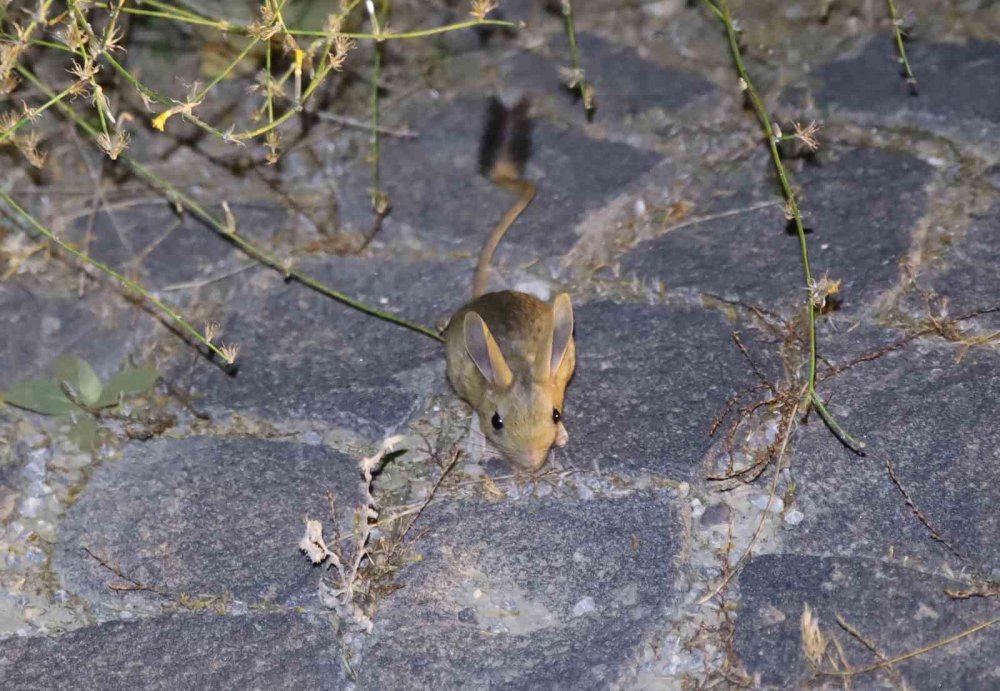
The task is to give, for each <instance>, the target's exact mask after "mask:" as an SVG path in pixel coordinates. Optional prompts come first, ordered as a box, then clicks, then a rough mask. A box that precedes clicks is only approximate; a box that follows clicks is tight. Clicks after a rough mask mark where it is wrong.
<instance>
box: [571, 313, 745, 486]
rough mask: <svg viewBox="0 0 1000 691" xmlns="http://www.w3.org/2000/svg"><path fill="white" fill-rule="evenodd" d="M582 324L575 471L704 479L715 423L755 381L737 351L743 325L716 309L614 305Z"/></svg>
mask: <svg viewBox="0 0 1000 691" xmlns="http://www.w3.org/2000/svg"><path fill="white" fill-rule="evenodd" d="M576 324H577V326H576V334H577V370H576V377H575V378H574V380H573V382H572V383H571V384H570V387H569V389H568V393H567V399H566V412H565V420H566V427H567V429H568V430H569V433H570V444H569V445H568V446H567V447H566V451H565V452H564V453H566V454H568V458H569V461H570V464H571V465H575V466H578V467H583V468H587V469H590V468H593V467H595V466H597V467H600V468H601V469H602V470H607V471H615V470H637V469H641V468H646V469H650V470H654V471H657V472H661V473H667V474H668V475H670V476H671V477H676V478H678V479H690V478H692V477H695V476H697V475H698V474H699V473H700V472H701V467H702V466H701V463H702V458H703V456H704V455H705V453H706V452H707V451H708V449H709V446H710V445H711V444H712V442H713V439H712V438H711V437H709V430H710V427H711V424H712V420H713V419H714V418H715V416H716V415H717V414H718V413H720V412H721V411H722V410H723V408H724V407H725V403H726V399H728V398H729V397H730V396H731V395H732V394H733V393H735V392H736V391H738V390H739V389H742V388H744V387H746V386H747V385H749V384H750V383H751V377H752V376H753V375H752V373H751V372H750V370H749V368H748V367H747V365H746V361H745V360H744V359H743V357H742V355H740V352H739V350H737V348H736V346H735V345H732V338H731V336H730V333H731V331H732V330H733V329H738V328H739V327H738V325H736V324H731V323H728V322H727V321H726V319H725V318H723V317H722V316H721V315H720V314H717V313H712V312H709V311H707V310H701V309H677V308H670V307H663V306H660V307H651V306H643V305H637V304H617V303H611V302H603V303H596V304H592V305H586V306H584V307H582V308H580V309H578V310H577V313H576ZM747 340H750V339H749V337H748V338H747ZM722 344H725V346H722Z"/></svg>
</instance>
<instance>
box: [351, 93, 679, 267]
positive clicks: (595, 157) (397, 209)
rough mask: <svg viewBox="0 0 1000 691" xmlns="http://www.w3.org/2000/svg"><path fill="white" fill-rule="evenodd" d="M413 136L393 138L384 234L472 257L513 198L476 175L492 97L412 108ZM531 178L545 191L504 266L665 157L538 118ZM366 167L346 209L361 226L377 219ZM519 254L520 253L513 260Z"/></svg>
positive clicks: (555, 242)
mask: <svg viewBox="0 0 1000 691" xmlns="http://www.w3.org/2000/svg"><path fill="white" fill-rule="evenodd" d="M410 108H411V109H412V112H414V113H415V114H416V116H415V117H414V119H413V120H412V121H411V123H410V124H411V127H412V128H413V129H414V130H416V131H417V132H419V134H420V136H419V138H418V139H415V140H405V139H394V140H387V141H386V142H385V143H384V144H383V147H382V159H381V170H382V183H383V187H384V188H385V190H386V192H387V193H388V195H389V198H390V199H391V201H392V213H391V214H390V215H389V216H388V217H387V218H386V220H385V226H384V230H383V233H382V235H381V236H380V239H381V240H382V241H383V242H385V243H393V242H394V241H398V240H399V239H407V238H409V239H411V240H416V241H419V242H421V243H426V244H429V245H431V246H432V247H435V248H438V249H439V250H440V251H446V252H462V253H470V254H475V253H478V252H479V249H480V248H481V247H482V244H483V242H484V241H485V239H486V237H487V236H488V235H489V232H490V230H492V228H493V226H494V225H495V224H496V223H497V221H499V219H500V217H501V216H502V215H503V213H504V211H506V209H507V207H509V206H510V205H511V204H512V203H513V201H514V197H513V195H512V194H511V193H510V192H507V191H505V190H502V189H500V188H498V187H496V186H495V185H493V184H492V183H490V182H489V181H488V180H486V179H485V178H484V177H483V176H482V175H480V174H479V170H478V151H479V140H480V137H481V135H482V128H483V116H484V113H485V111H486V100H485V99H483V98H463V99H459V100H456V101H452V102H450V103H445V104H440V103H430V104H426V103H421V104H415V105H411V106H410ZM532 139H533V154H532V156H531V159H530V161H529V163H528V167H527V172H526V177H528V178H529V179H531V180H533V181H534V182H536V184H537V185H538V196H537V197H536V198H535V200H534V202H532V204H531V206H530V207H529V208H528V209H527V210H526V211H525V212H524V214H523V215H522V216H521V217H520V219H518V221H517V223H516V224H515V225H514V227H513V228H511V230H510V232H509V233H508V235H507V237H506V239H505V240H504V244H503V245H502V246H501V248H500V251H499V252H498V255H497V258H498V261H499V262H501V263H509V262H511V261H512V260H516V261H523V260H526V259H528V258H535V257H542V258H549V257H553V256H557V255H558V254H559V253H561V252H565V251H566V250H568V249H569V248H570V247H571V246H572V245H573V243H574V242H575V241H576V238H577V236H576V233H575V232H574V228H575V226H576V224H577V223H579V222H580V221H581V220H583V218H584V217H585V216H586V214H587V212H588V211H593V210H594V209H597V208H600V207H601V206H603V205H604V204H605V203H607V202H608V201H609V200H611V199H614V198H615V197H617V196H618V195H619V194H622V193H624V192H625V191H627V189H628V188H629V186H630V185H631V184H632V183H634V182H635V181H636V179H637V178H638V177H639V176H641V175H642V174H643V173H645V172H646V171H648V170H649V169H650V168H652V167H653V166H654V165H655V164H656V163H657V161H659V156H657V155H656V154H654V153H652V152H648V151H643V150H640V149H635V148H633V147H631V146H628V145H626V144H619V143H615V142H606V141H599V140H595V139H590V138H588V137H587V136H585V135H583V134H582V133H580V132H579V131H577V130H575V129H573V128H569V127H563V126H558V125H554V124H551V123H548V122H545V121H539V122H536V124H535V126H534V130H533V137H532ZM368 175H370V173H369V172H368V171H367V170H364V171H360V170H359V171H357V173H356V177H357V181H356V184H353V183H352V184H351V185H350V186H348V189H353V190H354V194H353V195H347V196H350V197H351V198H349V199H345V207H344V209H343V216H344V218H345V220H346V221H348V222H350V223H352V224H354V225H356V226H358V227H360V228H363V227H366V226H367V225H370V223H371V213H370V211H369V210H368V209H369V206H368V200H367V196H366V195H367V193H366V192H364V190H367V188H368V187H369V186H370V183H369V182H368V177H367V176H368ZM512 258H513V259H512Z"/></svg>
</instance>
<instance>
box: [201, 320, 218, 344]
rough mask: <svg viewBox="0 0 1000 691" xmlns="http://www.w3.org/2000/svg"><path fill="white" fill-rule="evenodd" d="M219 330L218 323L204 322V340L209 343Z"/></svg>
mask: <svg viewBox="0 0 1000 691" xmlns="http://www.w3.org/2000/svg"><path fill="white" fill-rule="evenodd" d="M221 330H222V329H221V327H220V326H219V323H218V322H205V340H206V341H208V342H209V343H211V342H212V341H214V340H215V337H216V336H218V335H219V333H220V332H221Z"/></svg>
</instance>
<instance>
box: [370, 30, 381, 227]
mask: <svg viewBox="0 0 1000 691" xmlns="http://www.w3.org/2000/svg"><path fill="white" fill-rule="evenodd" d="M373 20H374V17H373ZM372 53H373V55H374V56H373V57H372V93H371V111H372V131H371V158H372V190H371V204H372V211H374V212H375V213H376V214H378V213H379V209H380V208H381V202H380V199H381V185H380V179H379V178H380V176H379V158H380V156H381V150H380V149H381V144H382V138H381V135H380V134H379V127H378V124H379V109H378V108H379V98H378V83H379V79H380V78H381V74H382V46H381V45H379V44H378V43H376V44H375V45H373V46H372Z"/></svg>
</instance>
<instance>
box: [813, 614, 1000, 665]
mask: <svg viewBox="0 0 1000 691" xmlns="http://www.w3.org/2000/svg"><path fill="white" fill-rule="evenodd" d="M996 624H1000V617H996V618H994V619H990V620H988V621H984V622H982V623H979V624H976V625H975V626H972V627H970V628H968V629H965V630H964V631H960V632H958V633H956V634H955V635H953V636H948V637H947V638H943V639H941V640H940V641H936V642H934V643H931V644H930V645H925V646H924V647H922V648H918V649H917V650H912V651H910V652H908V653H905V654H903V655H897V656H896V657H893V658H890V659H888V660H885V659H883V660H881V661H879V662H877V663H875V664H873V665H868V666H867V667H861V668H859V669H854V670H851V671H849V672H839V671H837V672H828V671H824V672H821V674H825V675H827V676H831V677H853V676H855V675H858V674H868V673H869V672H874V671H876V670H879V669H882V668H883V667H891V666H892V665H895V664H898V663H900V662H903V661H904V660H909V659H910V658H914V657H917V656H919V655H923V654H924V653H928V652H930V651H932V650H935V649H937V648H941V647H944V646H946V645H950V644H951V643H954V642H955V641H958V640H961V639H963V638H966V637H968V636H971V635H973V634H976V633H979V632H980V631H983V630H985V629H988V628H990V627H991V626H995V625H996Z"/></svg>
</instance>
